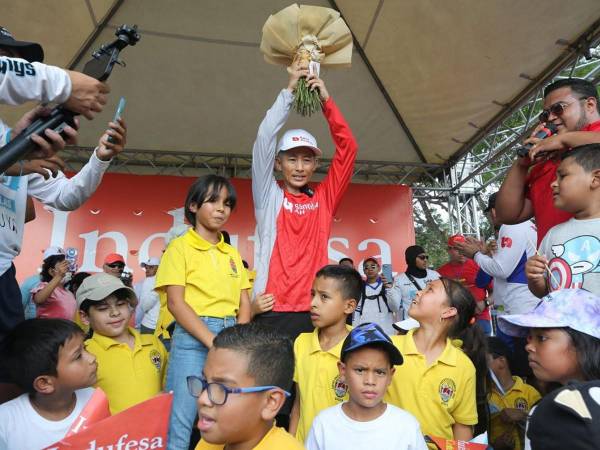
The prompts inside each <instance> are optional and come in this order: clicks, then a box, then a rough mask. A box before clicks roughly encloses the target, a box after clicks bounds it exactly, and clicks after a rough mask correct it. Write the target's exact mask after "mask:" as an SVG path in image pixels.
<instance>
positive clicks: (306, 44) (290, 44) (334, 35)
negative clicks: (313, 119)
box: [260, 3, 352, 116]
mask: <svg viewBox="0 0 600 450" xmlns="http://www.w3.org/2000/svg"><path fill="white" fill-rule="evenodd" d="M260 50H261V51H262V52H263V54H264V57H265V60H266V61H267V62H269V63H271V64H282V65H285V66H287V67H289V66H290V65H291V64H292V63H294V62H296V63H298V65H299V67H300V68H303V69H308V70H309V72H310V74H314V75H316V76H317V77H318V76H319V72H320V67H321V65H324V66H329V67H349V66H350V62H351V59H352V34H351V33H350V30H349V29H348V26H347V25H346V23H345V22H344V20H343V19H342V18H341V17H340V13H339V12H337V11H335V10H333V9H331V8H323V7H320V6H308V5H300V6H298V5H297V4H295V3H294V4H293V5H290V6H288V7H287V8H285V9H282V10H281V11H279V12H278V13H277V14H273V15H271V16H270V17H269V18H268V19H267V21H266V23H265V25H264V26H263V30H262V41H261V43H260ZM320 107H321V100H320V97H319V93H318V92H316V91H311V90H310V89H309V87H308V85H307V83H306V80H305V79H304V78H302V79H300V80H299V81H298V86H297V88H296V90H295V91H294V109H295V110H296V111H297V112H298V113H300V114H302V115H303V116H310V115H311V114H313V113H314V112H316V111H318V110H319V109H320Z"/></svg>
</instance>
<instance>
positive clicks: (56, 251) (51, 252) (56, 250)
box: [44, 246, 65, 259]
mask: <svg viewBox="0 0 600 450" xmlns="http://www.w3.org/2000/svg"><path fill="white" fill-rule="evenodd" d="M64 254H65V251H64V250H63V249H62V248H60V247H56V246H53V247H48V248H47V249H46V250H44V259H46V258H50V257H51V256H56V255H64Z"/></svg>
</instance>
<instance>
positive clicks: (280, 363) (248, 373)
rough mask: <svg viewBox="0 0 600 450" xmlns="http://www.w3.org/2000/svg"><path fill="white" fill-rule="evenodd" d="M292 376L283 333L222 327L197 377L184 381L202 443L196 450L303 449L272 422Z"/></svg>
mask: <svg viewBox="0 0 600 450" xmlns="http://www.w3.org/2000/svg"><path fill="white" fill-rule="evenodd" d="M293 373H294V353H293V350H292V342H291V341H290V339H289V338H287V337H286V336H284V335H283V334H281V333H279V332H278V331H276V330H274V329H272V328H268V327H265V326H264V325H259V324H257V323H249V324H243V325H235V326H233V327H230V328H226V329H224V330H223V331H222V332H221V333H219V335H218V336H217V337H215V340H214V342H213V346H212V348H211V349H210V350H209V352H208V356H207V358H206V365H205V366H204V369H203V370H202V374H201V375H200V376H190V377H188V378H187V386H188V390H189V392H190V395H192V396H193V397H196V398H197V399H198V401H197V404H198V418H199V421H198V428H199V429H200V432H201V433H202V440H201V441H200V442H199V443H198V446H197V447H196V450H223V449H224V448H240V449H242V448H243V449H254V450H302V449H304V447H303V446H302V445H301V444H300V443H299V442H298V441H297V440H296V439H294V437H293V436H292V435H290V434H288V433H287V432H286V431H285V430H284V429H283V428H278V427H276V426H275V421H274V419H275V416H276V415H277V413H278V412H279V410H280V409H281V407H282V406H283V403H284V402H285V399H286V397H289V395H290V394H289V392H288V391H289V390H290V388H291V386H292V374H293Z"/></svg>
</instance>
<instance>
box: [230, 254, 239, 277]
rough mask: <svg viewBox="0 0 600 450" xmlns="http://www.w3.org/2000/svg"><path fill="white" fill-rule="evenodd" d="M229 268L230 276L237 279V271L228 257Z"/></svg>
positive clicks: (231, 259)
mask: <svg viewBox="0 0 600 450" xmlns="http://www.w3.org/2000/svg"><path fill="white" fill-rule="evenodd" d="M229 267H231V276H232V277H235V278H237V277H238V276H239V274H238V269H237V266H236V265H235V261H234V260H233V258H232V257H229Z"/></svg>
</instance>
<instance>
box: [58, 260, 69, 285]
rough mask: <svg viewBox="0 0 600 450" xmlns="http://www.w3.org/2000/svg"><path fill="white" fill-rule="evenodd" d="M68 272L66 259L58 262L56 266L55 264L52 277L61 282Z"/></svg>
mask: <svg viewBox="0 0 600 450" xmlns="http://www.w3.org/2000/svg"><path fill="white" fill-rule="evenodd" d="M68 271H69V261H67V260H66V259H65V260H63V261H61V262H59V263H58V264H56V265H55V266H54V272H55V275H54V276H55V277H56V278H60V279H61V280H62V278H63V277H64V276H65V275H66V273H67V272H68Z"/></svg>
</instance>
